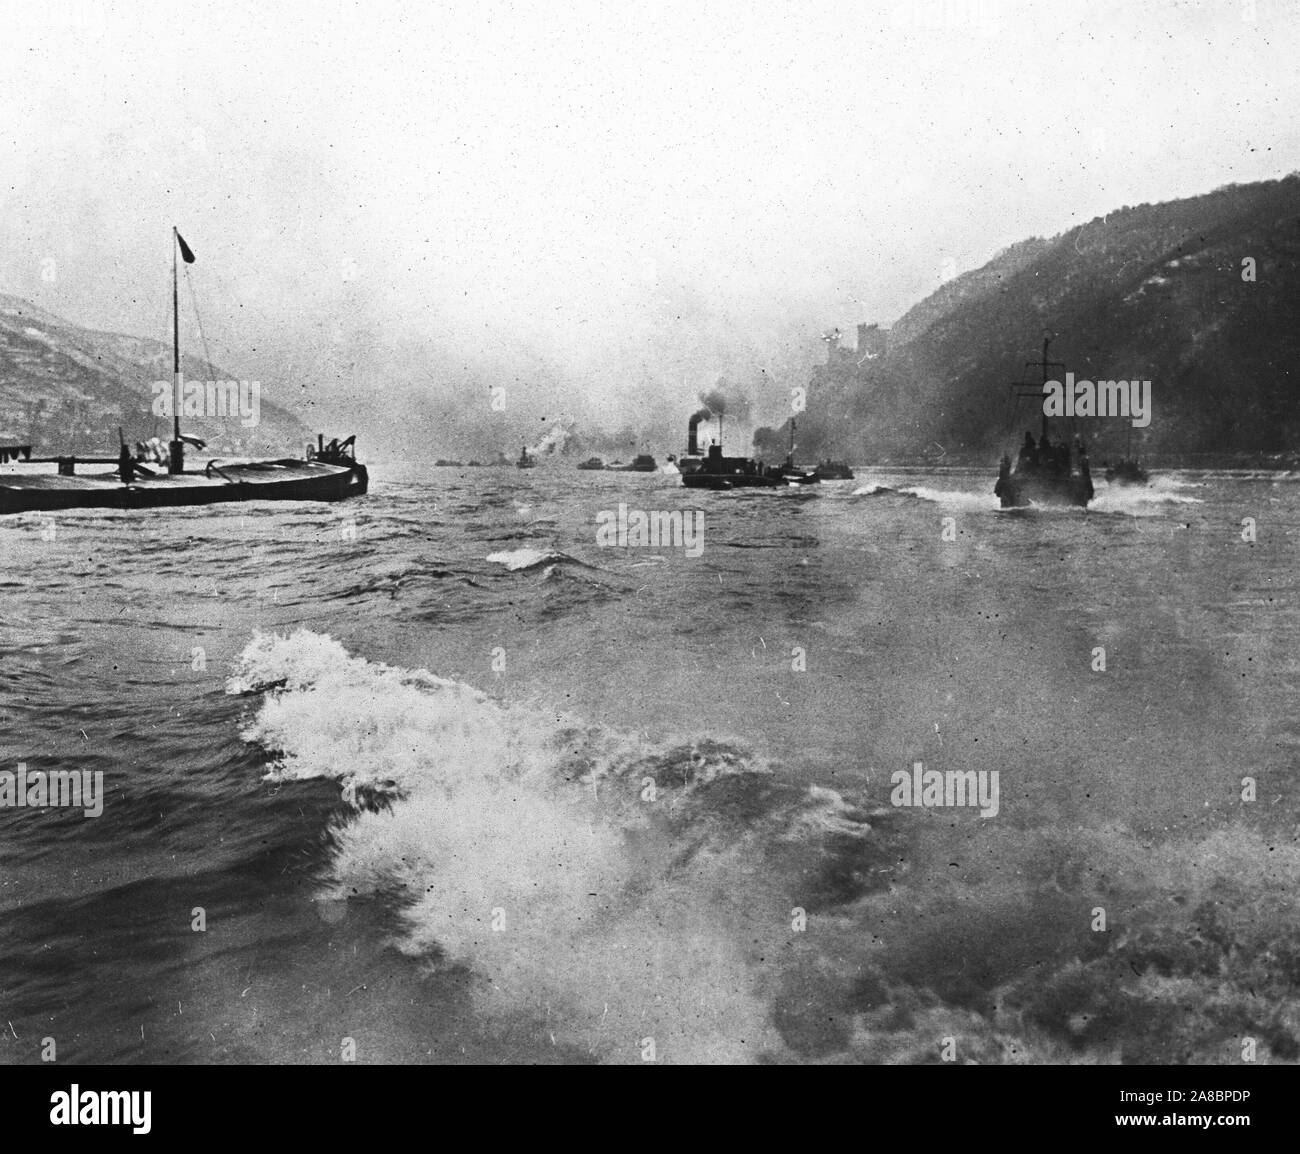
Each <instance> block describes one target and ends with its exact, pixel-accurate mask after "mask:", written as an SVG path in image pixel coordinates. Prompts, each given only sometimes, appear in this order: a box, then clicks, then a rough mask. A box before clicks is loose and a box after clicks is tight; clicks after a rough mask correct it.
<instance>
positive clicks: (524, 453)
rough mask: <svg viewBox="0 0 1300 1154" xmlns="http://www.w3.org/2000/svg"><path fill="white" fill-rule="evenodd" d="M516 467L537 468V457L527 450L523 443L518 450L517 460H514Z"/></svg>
mask: <svg viewBox="0 0 1300 1154" xmlns="http://www.w3.org/2000/svg"><path fill="white" fill-rule="evenodd" d="M515 468H516V469H535V468H537V458H536V457H533V456H531V455H530V454H529V452H528V446H527V445H525V446H523V448H521V449H520V450H519V460H517V461H516V462H515Z"/></svg>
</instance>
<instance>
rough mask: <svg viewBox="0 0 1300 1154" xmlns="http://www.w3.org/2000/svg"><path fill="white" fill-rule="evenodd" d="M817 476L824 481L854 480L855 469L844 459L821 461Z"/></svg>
mask: <svg viewBox="0 0 1300 1154" xmlns="http://www.w3.org/2000/svg"><path fill="white" fill-rule="evenodd" d="M816 473H817V476H818V477H819V478H821V480H823V481H852V480H853V479H854V476H853V470H852V469H850V468H849V466H848V465H847V464H846V463H845V462H844V461H820V462H818V465H817V469H816Z"/></svg>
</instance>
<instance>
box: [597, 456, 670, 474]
mask: <svg viewBox="0 0 1300 1154" xmlns="http://www.w3.org/2000/svg"><path fill="white" fill-rule="evenodd" d="M658 468H659V466H658V465H656V464H655V459H654V458H653V457H652V456H650V454H649V453H641V454H639V455H638V456H636V457H633V458H632V463H631V464H630V465H606V466H605V469H606V471H607V472H610V473H653V472H655V471H656V470H657V469H658Z"/></svg>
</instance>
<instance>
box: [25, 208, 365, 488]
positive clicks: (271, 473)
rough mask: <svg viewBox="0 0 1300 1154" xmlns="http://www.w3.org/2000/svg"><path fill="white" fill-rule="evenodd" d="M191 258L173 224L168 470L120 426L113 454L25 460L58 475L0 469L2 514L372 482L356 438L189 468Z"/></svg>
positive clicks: (195, 442)
mask: <svg viewBox="0 0 1300 1154" xmlns="http://www.w3.org/2000/svg"><path fill="white" fill-rule="evenodd" d="M178 250H179V252H180V256H181V258H182V259H183V260H184V261H185V263H186V264H193V263H194V254H193V253H192V252H191V251H190V248H189V245H187V244H186V243H185V241H184V240H183V239H182V238H181V235H180V233H179V232H177V231H176V229H175V228H173V229H172V372H173V389H174V392H173V394H172V396H173V402H174V414H173V436H172V440H171V442H170V443H169V445H168V447H167V448H168V451H167V454H166V457H165V462H164V463H165V464H166V466H167V471H166V472H165V473H158V472H155V471H154V469H152V468H150V467H149V465H147V464H144V463H142V461H141V460H140V459H138V458H137V456H136V455H133V454H132V452H131V450H130V449H129V448H128V446H127V444H126V440H125V438H124V437H122V435H121V430H120V429H119V430H118V436H119V441H120V443H121V451H120V452H119V454H118V456H117V457H116V458H114V457H77V456H75V455H67V456H57V457H32V456H31V455H30V447H29V446H22V448H26V449H27V450H28V451H27V453H26V454H25V455H24V458H23V459H24V462H27V461H30V462H32V463H37V464H47V465H48V464H53V465H57V472H55V473H48V472H28V471H26V470H23V471H21V472H17V473H8V474H0V514H6V513H29V512H56V511H58V510H63V509H154V508H163V507H166V506H173V505H214V504H221V503H225V502H229V501H340V500H343V499H344V498H346V497H354V496H359V495H360V494H362V493H365V492H366V490H367V488H368V487H369V474H368V473H367V472H366V467H365V466H364V465H361V464H358V463H357V459H356V452H355V442H356V438H355V436H353V437H348V438H347V439H346V440H344V441H339V440H337V439H335V440H332V441H330V442H329V444H328V445H326V444H325V438H324V437H323V436H318V437H317V443H316V446H314V447H313V446H311V445H309V446H308V447H307V454H306V457H305V459H303V460H297V459H294V458H290V457H284V458H278V459H275V460H265V461H246V460H231V461H225V462H223V461H220V460H210V461H208V462H207V463H206V465H205V466H204V467H203V468H202V469H186V468H185V446H186V445H190V446H193V447H194V448H197V449H203V448H205V447H206V446H205V445H204V442H203V441H201V440H199V439H198V438H197V437H190V436H186V435H184V434H183V433H182V432H181V408H182V397H183V385H184V377H183V375H182V373H181V342H180V305H179V301H180V292H179V288H178V272H177V268H178V266H177V260H176V256H177V251H178ZM78 465H115V466H116V468H115V469H111V470H107V471H104V472H97V473H78V472H77V466H78Z"/></svg>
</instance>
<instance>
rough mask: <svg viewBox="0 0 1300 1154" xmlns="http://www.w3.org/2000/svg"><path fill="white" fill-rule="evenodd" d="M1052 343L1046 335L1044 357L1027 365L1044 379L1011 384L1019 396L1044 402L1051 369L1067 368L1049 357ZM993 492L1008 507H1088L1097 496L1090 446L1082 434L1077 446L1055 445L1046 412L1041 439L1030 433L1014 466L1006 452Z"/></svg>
mask: <svg viewBox="0 0 1300 1154" xmlns="http://www.w3.org/2000/svg"><path fill="white" fill-rule="evenodd" d="M1051 342H1052V339H1051V337H1044V338H1043V356H1042V360H1040V361H1028V362H1026V367H1027V368H1037V369H1039V370H1041V372H1042V377H1043V379H1042V381H1041V382H1038V383H1034V382H1029V381H1017V382H1016V383H1015V384H1013V385H1012V386H1011V387H1012V388H1013V389H1019V390H1020V392H1019V394H1018V395H1019V396H1034V397H1038V399H1039V402H1040V404H1041V402H1042V397H1043V389H1042V386H1043V385H1045V384H1046V383H1047V381H1048V380H1049V376H1048V374H1049V372H1050V371H1051V370H1052V369H1062V370H1063V369H1064V368H1065V366H1064V365H1063V364H1061V363H1060V362H1057V361H1049V360H1048V359H1047V347H1048V345H1050V344H1051ZM993 493H994V495H995V496H996V497H997V498H998V499H999V500H1000V501H1001V502H1002V508H1004V509H1011V508H1016V507H1021V506H1025V505H1031V504H1033V505H1077V506H1086V505H1087V504H1088V502H1089V501H1091V500H1092V497H1093V487H1092V473H1091V470H1090V469H1089V467H1088V451H1087V448H1086V447H1085V445H1084V443H1083V441H1082V440H1081V439H1080V438H1079V437H1075V438H1074V443H1073V445H1071V444H1069V443H1068V442H1066V441H1065V440H1064V439H1061V440H1059V441H1057V442H1056V443H1055V444H1053V443H1052V441H1051V440H1050V438H1049V437H1048V427H1047V413H1046V412H1044V413H1043V418H1042V437H1041V438H1040V440H1038V441H1035V440H1034V434H1033V433H1032V432H1026V433H1025V440H1024V443H1023V444H1022V445H1021V446H1020V453H1019V456H1018V457H1017V459H1016V462H1015V465H1014V466H1013V465H1012V463H1011V456H1010V454H1005V453H1004V454H1003V456H1002V462H1001V465H1000V466H999V468H998V480H997V484H996V485H994V487H993Z"/></svg>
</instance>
